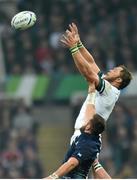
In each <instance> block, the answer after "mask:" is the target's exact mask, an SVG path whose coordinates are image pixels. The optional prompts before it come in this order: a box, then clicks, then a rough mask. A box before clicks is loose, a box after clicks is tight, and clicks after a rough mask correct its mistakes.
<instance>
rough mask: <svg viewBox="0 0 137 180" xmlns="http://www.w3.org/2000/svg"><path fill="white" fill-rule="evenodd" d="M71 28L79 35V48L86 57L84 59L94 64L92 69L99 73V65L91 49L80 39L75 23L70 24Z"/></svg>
mask: <svg viewBox="0 0 137 180" xmlns="http://www.w3.org/2000/svg"><path fill="white" fill-rule="evenodd" d="M69 28H70V30H71V32H72V33H73V34H75V35H76V36H77V37H78V43H77V46H78V48H79V51H80V53H81V55H82V56H83V57H84V59H85V60H86V61H87V62H88V63H89V64H90V65H91V66H92V69H93V70H94V72H95V73H98V72H99V71H100V69H99V67H98V65H97V64H96V62H95V60H94V58H93V56H92V55H91V54H90V53H89V51H88V50H87V49H86V48H85V46H84V45H83V44H82V42H81V40H80V35H79V32H78V28H77V26H76V24H75V23H72V24H70V25H69Z"/></svg>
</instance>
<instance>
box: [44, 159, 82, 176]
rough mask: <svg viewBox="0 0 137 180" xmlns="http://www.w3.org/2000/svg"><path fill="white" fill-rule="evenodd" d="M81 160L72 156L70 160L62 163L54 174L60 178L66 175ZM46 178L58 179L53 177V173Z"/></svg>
mask: <svg viewBox="0 0 137 180" xmlns="http://www.w3.org/2000/svg"><path fill="white" fill-rule="evenodd" d="M78 164H79V161H78V160H77V159H76V158H74V157H71V158H69V160H68V161H67V162H65V163H64V164H62V165H61V166H60V167H59V168H58V169H57V170H56V171H55V172H54V173H53V174H56V175H57V177H58V178H60V177H62V176H64V175H66V174H67V173H69V172H70V171H71V170H73V169H74V168H75V167H76V166H78ZM46 179H56V178H55V177H53V178H52V175H51V176H49V177H47V178H46Z"/></svg>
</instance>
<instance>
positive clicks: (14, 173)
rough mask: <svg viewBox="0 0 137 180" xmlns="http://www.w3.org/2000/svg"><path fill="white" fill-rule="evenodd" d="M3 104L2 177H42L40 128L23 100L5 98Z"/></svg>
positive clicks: (0, 131)
mask: <svg viewBox="0 0 137 180" xmlns="http://www.w3.org/2000/svg"><path fill="white" fill-rule="evenodd" d="M0 106H1V108H0V110H2V111H1V113H0V116H1V126H0V154H1V162H0V178H2V179H3V178H12V179H16V178H18V179H19V178H42V175H43V168H42V165H41V162H40V161H39V159H38V155H37V154H38V145H37V141H36V136H37V134H36V132H37V130H36V128H35V126H34V127H33V125H34V121H33V120H32V119H33V118H32V116H31V115H30V114H29V113H28V112H27V110H26V106H25V104H24V101H22V100H19V101H18V100H15V101H13V100H2V101H0ZM17 107H18V111H17V112H16V108H17ZM14 120H15V121H14ZM37 128H38V127H37ZM24 171H25V174H24Z"/></svg>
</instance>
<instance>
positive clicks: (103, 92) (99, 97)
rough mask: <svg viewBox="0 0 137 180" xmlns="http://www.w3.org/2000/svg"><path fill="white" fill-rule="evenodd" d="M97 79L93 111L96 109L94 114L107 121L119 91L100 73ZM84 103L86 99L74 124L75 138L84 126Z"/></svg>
mask: <svg viewBox="0 0 137 180" xmlns="http://www.w3.org/2000/svg"><path fill="white" fill-rule="evenodd" d="M99 78H100V83H99V86H100V87H98V91H96V98H95V109H96V113H97V114H99V115H100V116H101V117H102V118H104V119H105V120H106V121H107V119H108V118H109V116H110V114H111V112H112V110H113V108H114V106H115V103H116V101H117V100H118V98H119V95H120V90H118V89H117V88H116V87H114V86H112V85H111V84H110V83H109V82H108V81H107V80H105V79H103V74H102V73H101V72H100V73H99ZM86 102H87V98H86V100H85V102H84V103H83V105H82V107H81V110H80V113H79V115H78V117H77V119H76V122H75V130H76V132H74V134H75V135H76V136H77V135H79V134H80V131H79V129H80V128H81V127H82V125H83V124H84V117H85V110H86ZM72 139H73V138H72Z"/></svg>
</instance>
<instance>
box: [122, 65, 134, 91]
mask: <svg viewBox="0 0 137 180" xmlns="http://www.w3.org/2000/svg"><path fill="white" fill-rule="evenodd" d="M119 67H121V68H122V70H121V72H120V78H121V79H122V82H121V84H120V86H119V89H123V88H125V87H126V86H128V85H129V83H130V81H131V79H132V74H131V72H129V70H128V69H127V68H126V67H125V66H124V65H120V66H119Z"/></svg>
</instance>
